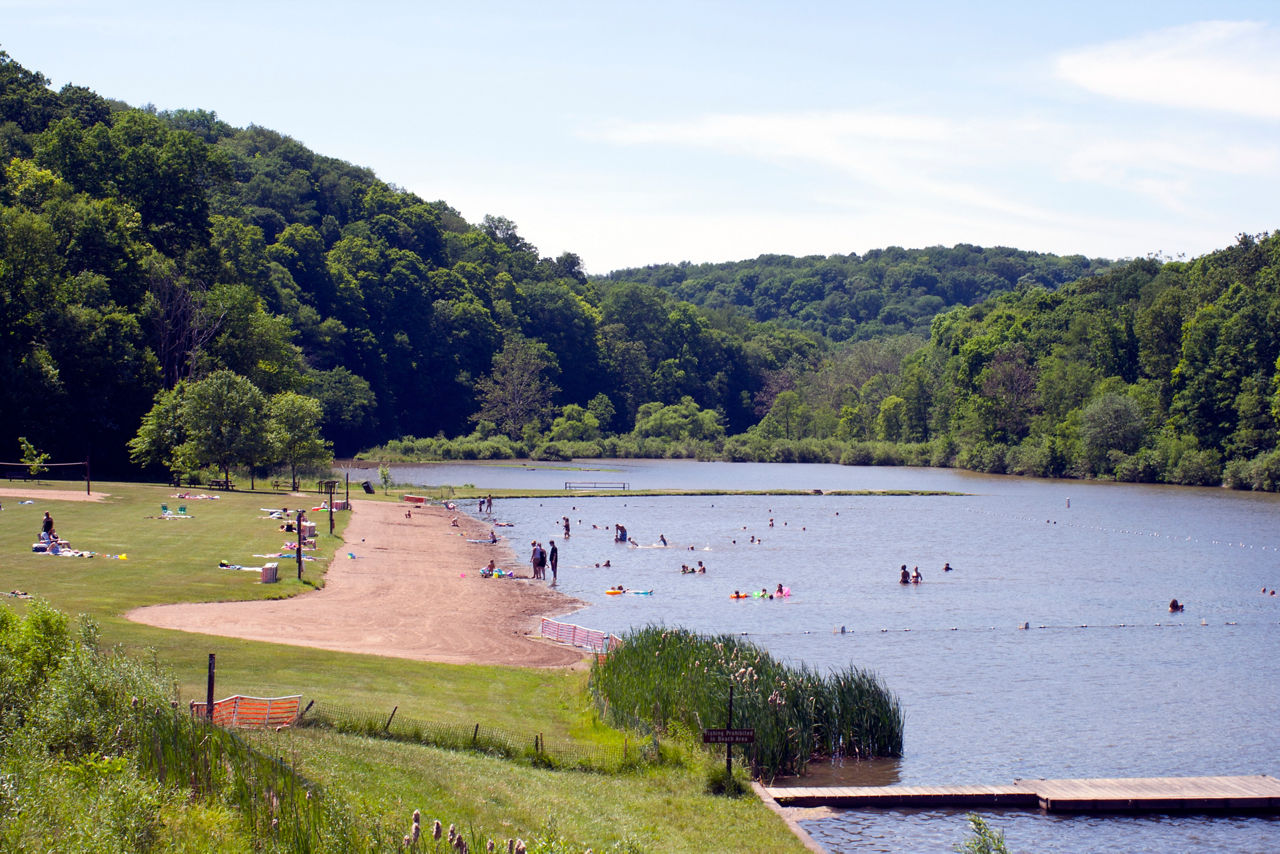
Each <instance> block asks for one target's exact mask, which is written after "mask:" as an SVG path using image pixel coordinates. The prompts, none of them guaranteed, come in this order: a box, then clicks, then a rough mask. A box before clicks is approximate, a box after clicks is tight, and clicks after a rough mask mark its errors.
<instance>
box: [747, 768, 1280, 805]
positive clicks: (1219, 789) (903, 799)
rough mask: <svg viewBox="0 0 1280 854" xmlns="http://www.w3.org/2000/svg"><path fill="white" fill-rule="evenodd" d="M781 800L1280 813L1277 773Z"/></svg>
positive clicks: (792, 795) (806, 790)
mask: <svg viewBox="0 0 1280 854" xmlns="http://www.w3.org/2000/svg"><path fill="white" fill-rule="evenodd" d="M766 791H767V792H768V793H769V795H770V796H771V797H772V798H773V799H774V800H776V801H777V802H778V803H779V804H782V805H784V806H831V807H900V806H906V807H912V806H914V807H945V806H957V807H982V806H989V807H996V806H999V807H1013V806H1026V807H1036V806H1038V807H1040V808H1041V809H1044V810H1047V811H1065V812H1129V811H1148V812H1151V811H1157V812H1178V811H1187V810H1193V811H1197V812H1202V811H1237V812H1242V811H1267V812H1280V779H1277V778H1275V777H1270V776H1268V775H1266V774H1255V775H1250V776H1229V777H1228V776H1219V777H1132V778H1122V777H1112V778H1098V779H1065V780H1016V781H1014V782H1013V783H1012V784H1010V785H1007V786H1000V785H988V784H982V785H974V786H835V787H833V786H810V787H772V788H766Z"/></svg>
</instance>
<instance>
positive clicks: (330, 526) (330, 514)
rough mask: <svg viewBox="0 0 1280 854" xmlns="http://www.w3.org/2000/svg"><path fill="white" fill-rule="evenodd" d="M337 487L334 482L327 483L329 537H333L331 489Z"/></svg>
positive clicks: (336, 483)
mask: <svg viewBox="0 0 1280 854" xmlns="http://www.w3.org/2000/svg"><path fill="white" fill-rule="evenodd" d="M337 485H338V482H337V481H336V480H331V481H329V536H331V537H332V536H333V488H334V487H335V486H337Z"/></svg>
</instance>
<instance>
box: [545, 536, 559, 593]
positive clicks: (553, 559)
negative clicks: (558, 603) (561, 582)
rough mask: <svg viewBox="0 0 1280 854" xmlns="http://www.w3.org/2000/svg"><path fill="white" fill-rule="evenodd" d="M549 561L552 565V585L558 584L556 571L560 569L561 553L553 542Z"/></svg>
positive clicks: (548, 556) (548, 555) (548, 557)
mask: <svg viewBox="0 0 1280 854" xmlns="http://www.w3.org/2000/svg"><path fill="white" fill-rule="evenodd" d="M547 560H548V562H549V563H550V564H551V583H552V584H555V583H556V570H557V569H559V567H560V552H559V550H558V549H556V541H555V540H552V541H551V551H550V552H549V553H548V554H547Z"/></svg>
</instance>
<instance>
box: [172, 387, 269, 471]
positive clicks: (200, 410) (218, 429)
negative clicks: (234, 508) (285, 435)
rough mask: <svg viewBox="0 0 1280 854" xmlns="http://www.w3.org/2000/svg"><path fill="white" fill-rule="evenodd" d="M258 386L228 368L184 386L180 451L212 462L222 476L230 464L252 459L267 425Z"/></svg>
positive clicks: (200, 462)
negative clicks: (182, 434) (182, 440)
mask: <svg viewBox="0 0 1280 854" xmlns="http://www.w3.org/2000/svg"><path fill="white" fill-rule="evenodd" d="M265 409H266V401H265V399H264V398H263V396H262V392H261V391H259V390H258V387H257V386H255V385H254V384H253V383H251V382H249V380H247V379H245V378H244V377H242V376H240V375H239V374H235V373H232V372H231V371H226V370H223V371H215V372H213V373H212V374H210V375H209V376H207V377H205V378H204V379H202V380H200V381H199V382H194V383H191V384H190V385H189V386H188V387H187V391H186V394H185V395H184V397H183V401H182V421H183V426H184V427H185V429H186V435H187V438H186V441H185V442H184V443H183V447H182V451H181V452H182V453H183V454H184V455H185V456H186V457H187V458H188V459H190V460H191V461H192V462H194V463H195V464H196V465H200V466H205V465H215V466H217V467H218V469H219V471H221V472H222V477H223V479H224V480H225V479H228V478H230V477H231V467H232V466H235V465H239V464H241V463H250V464H252V463H254V462H257V460H256V459H254V456H255V455H256V451H257V446H258V438H259V437H260V436H261V435H263V433H264V428H265V426H266V418H265V415H266V412H265Z"/></svg>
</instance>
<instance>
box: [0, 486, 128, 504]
mask: <svg viewBox="0 0 1280 854" xmlns="http://www.w3.org/2000/svg"><path fill="white" fill-rule="evenodd" d="M110 494H111V493H109V492H95V493H93V494H92V495H87V494H85V491H84V488H83V487H82V488H80V489H78V490H77V489H39V488H37V489H23V488H22V487H20V486H0V498H24V499H25V498H30V499H31V500H32V501H35V500H36V499H38V498H43V499H44V500H45V501H101V500H102V499H104V498H106V497H107V496H108V495H110Z"/></svg>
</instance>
